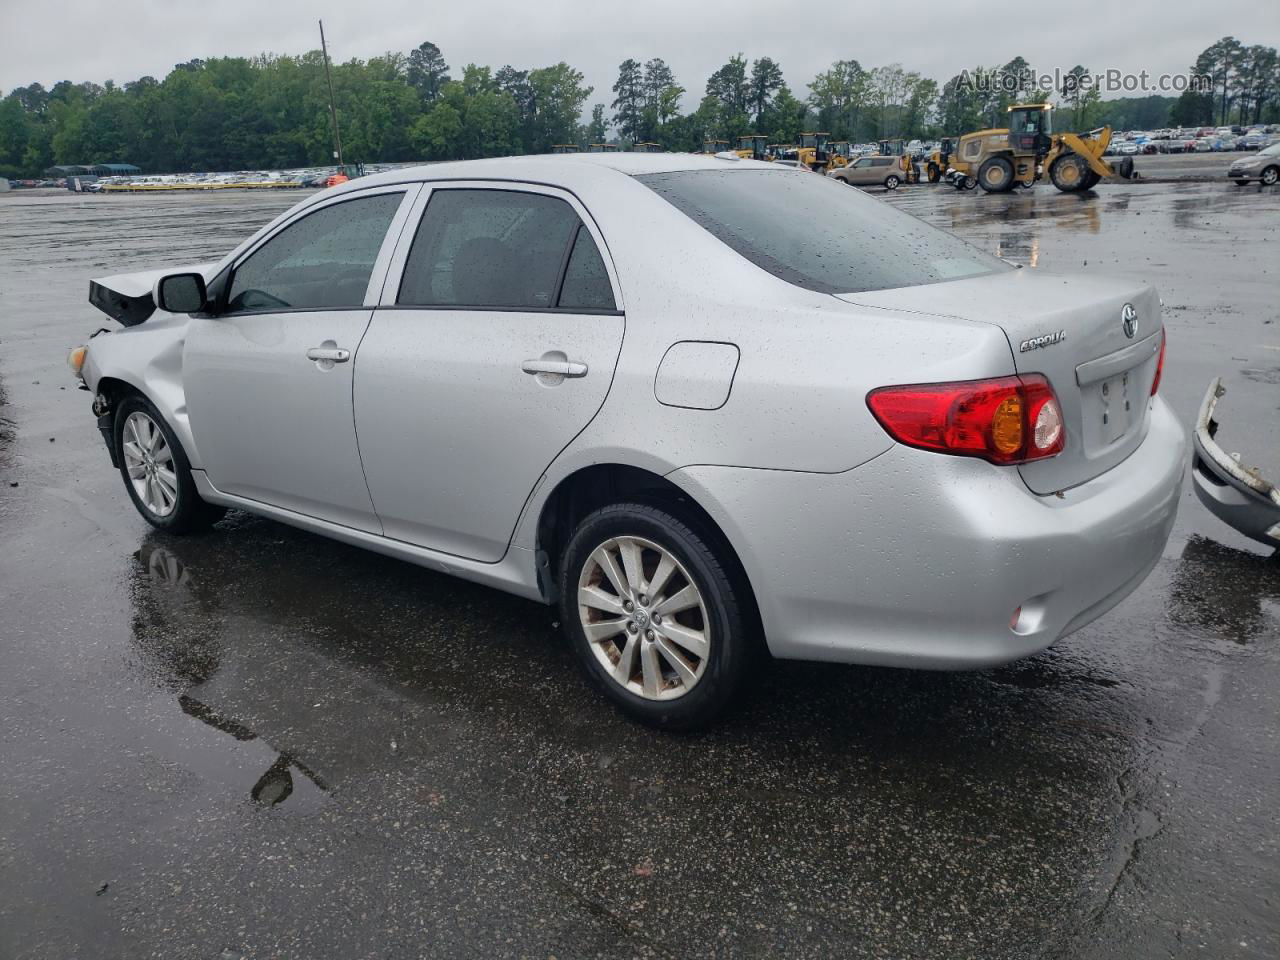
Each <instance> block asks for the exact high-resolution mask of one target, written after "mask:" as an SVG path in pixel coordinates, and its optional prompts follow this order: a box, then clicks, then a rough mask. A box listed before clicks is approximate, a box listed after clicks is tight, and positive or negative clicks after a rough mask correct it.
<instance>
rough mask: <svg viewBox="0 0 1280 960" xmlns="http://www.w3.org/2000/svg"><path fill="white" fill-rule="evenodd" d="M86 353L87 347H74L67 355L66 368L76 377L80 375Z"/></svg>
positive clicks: (87, 351)
mask: <svg viewBox="0 0 1280 960" xmlns="http://www.w3.org/2000/svg"><path fill="white" fill-rule="evenodd" d="M88 353H89V348H88V347H76V348H75V349H74V350H72V351H71V352H70V353H69V354H67V366H69V367H70V368H71V372H72V373H74V374H75V375H76V376H79V375H80V371H81V369H82V368H83V367H84V358H85V356H86V355H87V354H88Z"/></svg>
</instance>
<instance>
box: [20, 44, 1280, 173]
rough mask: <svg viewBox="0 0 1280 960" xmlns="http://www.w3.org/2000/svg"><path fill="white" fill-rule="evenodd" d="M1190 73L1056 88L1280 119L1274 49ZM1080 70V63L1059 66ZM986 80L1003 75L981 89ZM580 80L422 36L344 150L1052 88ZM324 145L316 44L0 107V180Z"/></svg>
mask: <svg viewBox="0 0 1280 960" xmlns="http://www.w3.org/2000/svg"><path fill="white" fill-rule="evenodd" d="M1193 70H1194V72H1196V73H1198V74H1204V75H1206V76H1208V77H1210V78H1211V84H1212V87H1211V89H1210V90H1209V91H1207V92H1206V91H1190V90H1189V91H1187V92H1186V93H1184V94H1182V96H1180V97H1177V98H1174V97H1165V96H1145V97H1129V98H1119V99H1112V100H1103V99H1102V97H1101V94H1100V93H1099V91H1098V90H1097V89H1096V88H1092V89H1079V88H1076V89H1067V88H1065V87H1064V89H1063V91H1061V92H1060V94H1058V95H1057V96H1058V98H1059V100H1060V106H1063V107H1065V108H1066V109H1067V111H1068V113H1067V116H1068V121H1069V125H1070V126H1072V127H1074V128H1075V129H1089V128H1092V127H1095V126H1100V125H1102V124H1104V123H1110V124H1112V125H1113V126H1116V127H1118V128H1120V129H1134V128H1139V129H1145V128H1152V127H1159V126H1164V125H1167V124H1170V123H1174V124H1183V125H1193V124H1212V123H1229V122H1233V121H1234V122H1240V123H1250V122H1274V121H1276V120H1277V119H1280V62H1278V61H1277V56H1276V51H1275V49H1274V48H1271V47H1262V46H1245V45H1243V44H1241V43H1240V42H1239V41H1237V40H1235V39H1234V38H1232V37H1225V38H1223V39H1222V40H1220V41H1218V42H1217V43H1215V44H1213V45H1212V46H1210V47H1209V48H1207V49H1206V50H1205V51H1204V52H1203V53H1202V54H1201V55H1200V57H1198V58H1197V60H1196V62H1195V64H1194V66H1193ZM1088 72H1089V71H1088V70H1086V68H1085V67H1084V66H1080V65H1078V66H1076V67H1075V68H1074V69H1073V70H1072V71H1070V73H1071V74H1075V75H1077V76H1079V75H1081V74H1085V73H1088ZM1010 77H1012V78H1015V82H1014V83H1012V84H1011V83H1009V82H1007V81H1008V78H1010ZM983 78H986V79H987V80H991V79H993V78H1004V79H1005V82H1002V83H983V82H975V81H980V80H982V79H983ZM583 81H584V77H583V74H582V73H581V72H580V71H578V70H576V69H574V68H573V67H571V66H570V65H569V64H567V63H563V62H561V63H557V64H554V65H552V66H547V67H536V68H531V69H517V68H516V67H514V66H511V65H507V66H503V67H501V68H499V69H498V70H493V69H491V68H490V67H485V66H478V65H476V64H468V65H466V66H465V67H463V69H462V71H461V75H460V76H454V75H453V74H452V73H451V68H450V67H449V65H448V63H446V61H445V58H444V55H443V54H442V53H441V51H440V49H439V48H438V47H436V46H435V44H432V43H429V42H428V43H422V44H420V45H419V46H418V47H417V48H416V49H414V50H412V51H410V52H409V53H408V54H401V53H387V54H385V55H383V56H380V57H372V58H370V59H368V60H359V59H353V60H349V61H347V62H346V63H342V64H336V65H334V67H333V84H334V90H335V94H334V99H335V104H336V107H337V113H338V117H339V124H340V126H341V133H342V142H343V147H344V153H345V155H346V157H347V158H348V159H353V160H367V161H382V162H397V161H411V160H449V159H471V158H475V157H488V156H502V155H507V154H517V153H545V152H548V151H550V150H551V149H552V147H553V146H555V145H557V144H565V143H576V144H580V145H585V144H589V143H599V142H604V141H606V140H607V139H608V138H609V137H610V136H611V135H612V136H616V137H617V138H618V139H620V140H622V141H624V142H637V141H653V142H658V143H660V144H662V145H663V146H664V147H666V148H667V149H669V150H697V149H699V148H700V147H701V144H702V142H703V141H704V140H705V139H708V138H713V139H721V140H729V141H732V140H733V139H734V138H736V137H737V136H740V135H743V134H747V133H761V134H765V135H766V136H768V137H769V139H770V141H771V142H776V143H794V142H795V141H796V139H797V138H798V137H799V134H800V132H801V131H802V130H812V129H820V130H823V131H827V132H829V133H830V134H831V135H832V137H833V139H837V140H852V141H855V142H867V141H875V140H878V139H882V138H886V137H906V138H912V137H919V138H922V139H923V138H932V137H937V136H941V135H946V134H951V135H955V134H960V133H964V132H967V131H970V130H976V129H980V128H982V127H987V126H1000V125H1001V124H1002V117H1003V115H1004V112H1005V109H1006V108H1007V107H1008V106H1009V104H1011V103H1014V102H1017V101H1019V100H1023V99H1033V100H1037V101H1038V100H1040V99H1043V98H1045V96H1046V94H1045V92H1044V91H1042V90H1040V89H1039V88H1036V87H1035V86H1034V82H1033V79H1032V73H1031V69H1030V67H1029V65H1028V64H1027V61H1026V60H1024V59H1023V58H1022V57H1015V58H1014V59H1013V60H1011V61H1009V62H1008V63H1007V64H1005V65H1003V66H999V67H987V66H978V67H975V68H973V69H972V70H966V71H964V72H963V73H962V74H957V75H956V76H955V77H952V78H951V79H949V80H947V81H946V82H945V83H943V84H941V85H939V84H938V82H937V81H936V80H933V79H931V78H929V77H925V76H923V75H922V74H920V73H919V72H916V71H911V70H906V69H904V68H903V67H902V65H901V64H897V63H894V64H889V65H885V66H875V67H864V66H863V65H862V64H861V63H859V62H858V61H857V60H853V59H848V60H838V61H836V62H835V63H833V64H831V65H830V67H828V68H827V69H825V70H822V71H820V72H819V73H818V74H817V75H816V76H815V77H814V78H813V79H812V80H811V81H810V83H809V91H808V94H807V95H806V96H805V97H804V98H800V97H798V96H796V94H795V93H793V92H792V91H791V89H790V88H789V87H788V86H787V83H786V81H785V80H784V79H783V73H782V68H781V66H780V65H779V64H778V63H777V62H776V61H775V60H773V59H772V58H770V57H760V58H759V59H755V60H748V59H747V58H746V57H744V56H742V55H741V54H737V55H735V56H732V57H730V58H729V60H728V62H726V63H725V64H724V65H723V66H721V67H720V68H719V69H717V70H716V71H715V72H713V73H712V74H711V76H710V77H708V79H707V81H706V85H705V87H704V92H703V95H702V97H701V99H700V100H699V102H698V105H697V106H696V107H695V108H694V109H693V110H691V111H689V112H682V110H681V104H682V103H683V102H684V98H685V94H686V90H685V88H684V87H683V86H681V85H680V83H679V82H678V81H677V79H676V76H675V74H674V72H673V71H672V69H671V68H670V66H668V65H667V63H666V62H665V61H664V60H662V59H661V58H657V57H655V58H652V59H649V60H646V61H644V62H641V61H639V60H634V59H628V60H625V61H623V62H622V64H621V65H620V66H619V69H618V79H617V81H616V82H615V83H614V84H613V88H612V95H613V97H612V100H611V101H609V102H607V103H606V102H603V101H601V102H595V103H593V104H592V106H591V108H590V111H589V112H585V113H584V111H585V108H586V105H587V103H588V102H589V101H591V100H592V94H593V93H594V92H595V91H594V90H593V88H592V87H590V86H587V85H585V84H584V82H583ZM607 99H608V97H607V95H605V97H604V100H607ZM1060 125H1062V124H1061V121H1060ZM332 143H333V135H332V130H331V129H330V120H329V111H328V87H327V85H326V82H325V76H324V62H323V59H322V56H321V54H320V51H318V50H316V51H312V52H310V53H306V54H303V55H301V56H276V55H262V56H258V57H252V58H244V57H222V58H214V59H209V60H192V61H190V62H188V63H181V64H178V65H177V66H175V67H174V68H173V70H172V71H170V73H169V74H168V75H167V76H165V77H164V79H163V80H157V79H156V78H154V77H150V76H147V77H141V78H140V79H137V80H133V81H130V82H128V83H125V84H124V85H123V86H117V85H116V84H115V83H113V82H112V81H107V82H106V83H105V84H103V85H98V84H96V83H88V82H83V83H74V82H72V81H69V80H64V81H61V82H60V83H57V84H55V85H54V86H53V87H52V88H50V89H47V90H46V89H45V88H44V87H43V86H41V85H40V84H38V83H33V84H30V85H29V86H26V87H18V88H17V89H14V90H12V91H10V92H9V93H8V94H7V95H6V96H5V97H4V98H3V99H0V176H9V177H17V176H24V175H25V176H34V175H38V174H39V173H40V172H41V171H43V170H44V169H46V168H48V167H50V166H52V165H54V164H59V163H67V164H69V163H104V162H130V163H135V164H137V165H139V166H140V167H142V168H143V169H144V170H147V171H153V172H160V171H172V172H180V171H193V170H195V171H205V170H243V169H255V168H290V167H305V166H320V165H325V164H328V163H330V162H332Z"/></svg>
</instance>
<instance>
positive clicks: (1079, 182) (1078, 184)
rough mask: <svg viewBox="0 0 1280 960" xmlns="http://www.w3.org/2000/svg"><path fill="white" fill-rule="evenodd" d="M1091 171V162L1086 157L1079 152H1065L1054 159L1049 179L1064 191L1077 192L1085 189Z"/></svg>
mask: <svg viewBox="0 0 1280 960" xmlns="http://www.w3.org/2000/svg"><path fill="white" fill-rule="evenodd" d="M1089 172H1090V171H1089V164H1088V162H1087V161H1086V160H1085V159H1084V157H1082V156H1080V155H1079V154H1077V153H1064V154H1063V155H1062V156H1060V157H1058V158H1057V159H1056V160H1054V161H1053V166H1051V167H1050V168H1049V179H1050V180H1052V181H1053V185H1054V186H1055V187H1057V188H1058V189H1059V190H1061V191H1062V192H1063V193H1075V192H1076V191H1077V190H1083V189H1085V183H1087V182H1088V175H1089Z"/></svg>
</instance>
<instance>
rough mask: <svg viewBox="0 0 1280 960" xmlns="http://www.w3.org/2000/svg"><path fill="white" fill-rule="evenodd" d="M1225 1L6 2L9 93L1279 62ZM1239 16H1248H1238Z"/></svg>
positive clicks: (1272, 29) (0, 9)
mask: <svg viewBox="0 0 1280 960" xmlns="http://www.w3.org/2000/svg"><path fill="white" fill-rule="evenodd" d="M1228 11H1229V5H1228V4H1224V3H1220V2H1219V3H1203V4H1202V3H1195V4H1191V3H1187V2H1172V3H1171V2H1169V0H1123V2H1117V0H1074V2H1072V3H1068V4H1066V5H1065V6H1064V5H1063V4H1061V3H1048V4H1046V3H1031V4H1025V3H1024V4H1018V5H1012V4H1011V5H1008V6H1006V7H1003V8H1002V7H1000V6H999V5H992V4H991V3H990V2H987V3H982V4H979V3H977V2H975V0H950V2H949V0H933V2H928V3H924V4H919V3H911V2H898V3H886V2H882V0H870V2H868V0H823V2H820V3H814V2H808V3H802V2H795V0H789V2H782V0H639V2H627V3H622V2H617V0H474V2H467V0H462V2H456V0H455V2H447V3H427V2H423V0H343V2H340V3H339V2H333V0H311V2H296V0H200V2H193V0H111V2H109V3H103V2H101V0H94V2H92V3H89V2H85V0H67V2H61V3H57V4H52V5H47V6H45V7H43V8H41V7H37V6H33V5H32V4H30V3H28V2H25V0H0V24H3V26H0V90H4V91H6V92H7V91H8V90H10V89H12V88H13V87H16V86H22V85H26V84H28V83H31V82H33V81H38V82H40V83H42V84H44V85H45V86H46V87H50V86H52V85H53V84H54V83H56V82H57V81H59V80H64V79H67V80H74V81H77V82H78V81H82V80H92V81H94V82H97V83H102V82H103V81H105V80H107V79H111V80H114V81H116V83H117V84H123V83H125V82H126V81H129V80H133V79H136V78H138V77H140V76H145V75H147V74H150V75H152V76H154V77H156V78H158V79H159V78H163V77H164V75H165V74H166V73H168V72H169V71H170V70H171V69H172V67H173V65H174V64H175V63H180V62H183V61H186V60H190V59H192V58H195V57H212V56H224V55H229V56H237V55H238V56H247V55H252V54H256V53H262V52H272V53H288V54H297V53H302V52H304V51H306V50H309V49H313V48H316V47H318V46H319V43H318V34H317V29H316V19H317V18H318V17H323V18H324V21H325V32H326V34H327V36H328V39H329V44H330V51H331V53H330V55H331V56H333V57H334V58H335V59H336V60H339V61H341V60H346V59H350V58H351V57H360V58H367V57H370V56H375V55H377V54H380V53H384V52H386V51H388V50H398V51H408V50H410V49H412V48H413V47H415V46H417V45H418V44H419V43H420V42H422V41H423V40H431V41H432V42H433V43H435V44H437V45H438V46H439V47H440V48H441V50H442V51H443V53H444V56H445V59H446V60H447V61H448V63H449V65H450V66H451V67H452V68H453V70H454V72H455V74H458V75H460V73H461V68H462V66H463V65H464V64H466V63H469V62H474V63H478V64H482V65H489V66H492V67H494V68H495V69H496V68H497V67H500V66H502V65H503V64H505V63H510V64H512V65H514V66H516V67H518V68H521V69H524V68H528V67H539V66H546V65H548V64H552V63H556V62H557V61H560V60H564V61H567V62H568V63H570V64H572V65H573V66H575V67H577V68H578V69H579V70H581V71H583V73H584V74H586V82H587V83H588V84H591V85H592V86H594V87H595V92H594V93H593V94H592V95H591V98H590V100H589V101H588V107H590V104H593V103H600V102H603V103H605V104H609V103H611V102H612V100H613V94H612V92H611V90H610V88H611V87H612V85H613V82H614V80H615V79H616V77H617V66H618V64H619V63H620V62H621V61H622V60H624V59H626V58H627V57H635V58H636V59H639V60H646V59H648V58H650V57H655V56H657V57H662V58H664V59H665V60H666V61H667V62H668V63H669V64H670V65H671V67H672V68H673V69H674V70H675V73H676V77H677V79H678V80H679V82H680V83H681V84H682V85H683V86H684V87H685V88H686V90H688V91H689V93H688V94H687V95H686V99H685V105H686V108H692V107H693V106H695V105H696V104H697V100H698V98H700V97H701V95H702V92H703V87H704V85H705V84H706V79H707V76H708V75H709V74H710V73H711V72H712V71H713V70H715V69H716V67H718V66H719V65H721V64H723V63H724V62H725V61H726V60H727V59H728V58H729V57H730V56H731V55H733V54H734V53H737V52H742V53H744V54H745V55H746V56H747V57H748V58H750V59H753V58H756V57H760V56H770V57H773V58H774V59H775V60H777V61H778V62H779V63H780V64H781V65H782V68H783V71H784V72H785V74H786V78H787V82H788V83H789V84H790V85H791V87H792V90H793V91H794V92H795V93H796V94H797V95H798V96H804V94H805V92H806V85H807V83H808V81H809V79H810V78H812V77H813V75H814V73H815V72H816V71H817V70H819V69H822V68H825V67H826V66H827V65H829V64H830V63H831V62H832V61H834V60H837V59H849V58H852V59H855V60H858V61H859V62H860V63H861V64H862V65H863V67H866V68H870V67H873V66H878V65H881V64H887V63H894V62H897V63H901V64H902V65H903V67H904V68H906V69H908V70H918V71H920V72H921V73H923V74H925V75H926V76H931V77H933V78H934V79H936V80H937V81H938V82H939V83H940V84H941V83H942V82H944V81H945V80H946V79H947V78H949V77H951V76H952V75H954V74H955V73H957V72H959V71H960V70H961V69H963V68H964V67H971V66H973V65H974V64H978V63H981V64H988V65H997V64H1002V63H1005V62H1007V61H1008V60H1010V59H1012V58H1013V57H1014V56H1016V55H1021V56H1023V57H1025V58H1026V59H1027V60H1028V61H1030V62H1031V64H1032V65H1033V66H1034V67H1035V68H1036V69H1037V70H1043V71H1052V70H1053V69H1054V68H1055V67H1057V68H1061V69H1062V70H1064V71H1065V70H1069V69H1070V68H1071V67H1072V66H1074V65H1075V64H1077V63H1082V64H1084V65H1085V66H1086V67H1088V68H1090V69H1091V70H1095V71H1100V70H1103V69H1106V68H1116V69H1120V70H1125V71H1131V72H1134V73H1136V72H1138V71H1141V70H1146V71H1148V72H1150V73H1151V74H1153V75H1158V74H1161V73H1172V72H1183V71H1185V70H1186V69H1187V67H1188V65H1189V64H1190V63H1191V61H1192V60H1194V58H1195V57H1196V55H1197V54H1198V53H1199V52H1200V51H1201V50H1203V49H1204V48H1205V47H1206V46H1208V45H1209V44H1210V43H1212V42H1214V41H1215V40H1217V39H1219V38H1220V37H1222V36H1224V35H1226V34H1232V35H1234V36H1235V37H1236V38H1237V39H1239V40H1240V41H1241V42H1242V43H1246V44H1251V43H1263V44H1267V45H1268V46H1280V2H1276V0H1260V2H1252V3H1249V4H1248V5H1247V11H1248V12H1247V13H1246V14H1244V15H1235V14H1231V13H1229V12H1228ZM1237 13H1239V11H1237Z"/></svg>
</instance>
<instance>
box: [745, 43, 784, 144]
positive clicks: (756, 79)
mask: <svg viewBox="0 0 1280 960" xmlns="http://www.w3.org/2000/svg"><path fill="white" fill-rule="evenodd" d="M747 85H748V92H747V106H748V108H749V109H750V110H751V114H752V117H753V118H754V121H755V125H756V128H757V129H759V128H760V126H761V124H762V123H763V122H764V115H765V111H766V110H768V109H769V107H770V105H771V104H772V103H773V98H774V96H775V95H776V94H777V92H778V91H779V90H780V89H782V86H783V79H782V68H781V67H780V66H778V65H777V64H776V63H775V62H774V61H773V60H771V59H770V58H769V57H761V58H760V59H759V60H757V61H755V62H754V63H753V64H752V65H751V79H750V80H748V81H747Z"/></svg>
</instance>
